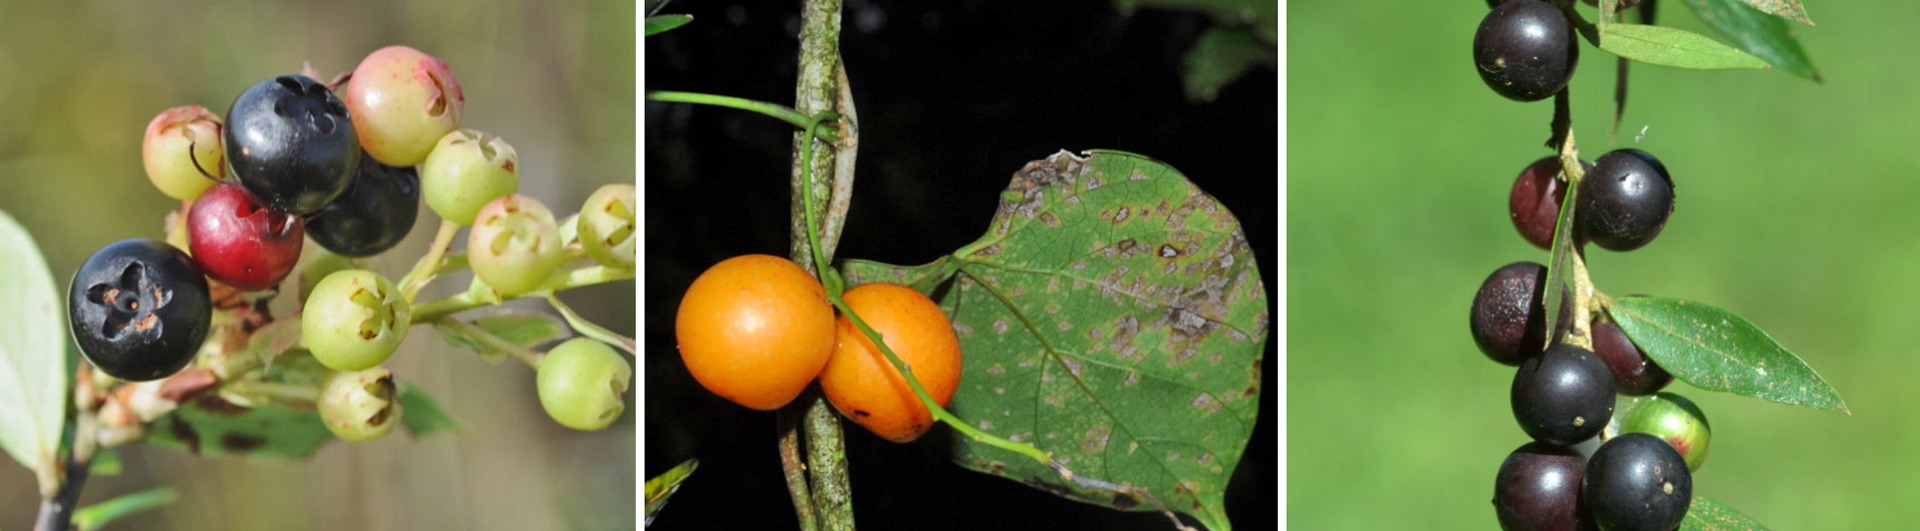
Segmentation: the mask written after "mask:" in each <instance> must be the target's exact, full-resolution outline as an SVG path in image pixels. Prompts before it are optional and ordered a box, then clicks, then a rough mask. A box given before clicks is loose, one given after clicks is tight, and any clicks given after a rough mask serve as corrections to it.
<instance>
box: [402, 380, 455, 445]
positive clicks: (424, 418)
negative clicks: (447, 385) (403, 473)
mask: <svg viewBox="0 0 1920 531" xmlns="http://www.w3.org/2000/svg"><path fill="white" fill-rule="evenodd" d="M400 410H401V411H402V413H401V414H400V426H402V427H405V428H406V429H407V433H408V434H411V435H413V436H414V437H420V436H424V435H428V434H432V433H434V432H438V431H445V430H454V431H459V430H463V429H466V426H465V425H462V424H461V423H460V421H459V420H457V419H454V418H453V415H452V414H450V413H447V410H445V409H442V408H441V407H440V403H439V402H437V401H435V400H434V399H433V397H432V396H430V395H428V394H427V392H426V391H421V390H420V388H419V387H415V386H413V384H408V383H401V384H400Z"/></svg>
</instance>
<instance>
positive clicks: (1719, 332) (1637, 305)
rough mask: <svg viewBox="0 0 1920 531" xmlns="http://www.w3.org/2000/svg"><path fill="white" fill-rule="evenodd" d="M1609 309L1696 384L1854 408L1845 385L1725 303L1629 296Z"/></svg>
mask: <svg viewBox="0 0 1920 531" xmlns="http://www.w3.org/2000/svg"><path fill="white" fill-rule="evenodd" d="M1607 314H1608V315H1610V316H1612V317H1613V320H1614V322H1616V323H1619V324H1620V330H1621V331H1624V332H1626V333H1627V337H1628V338H1630V339H1632V340H1633V342H1634V344H1635V345H1639V347H1640V350H1641V351H1643V352H1646V354H1647V357H1648V358H1652V359H1653V362H1654V364H1656V365H1659V366H1660V368H1662V369H1666V370H1667V372H1669V373H1672V374H1673V376H1674V377H1675V378H1679V379H1681V380H1684V381H1686V382H1687V383H1690V384H1693V386H1694V387H1699V388H1701V389H1706V390H1709V391H1727V392H1730V393H1733V394H1736V395H1741V396H1751V397H1756V398H1762V399H1766V400H1771V401H1774V402H1779V403H1782V404H1792V405H1796V406H1806V407H1811V408H1817V409H1835V410H1839V411H1841V412H1843V413H1845V412H1847V403H1846V401H1845V400H1842V399H1841V398H1840V393H1838V392H1836V391H1834V390H1833V387H1832V386H1830V385H1827V381H1826V380H1823V379H1821V378H1820V374H1819V373H1816V372H1814V371H1813V368H1812V367H1808V366H1807V363H1806V362H1805V361H1802V360H1801V359H1800V357H1799V356H1795V355H1794V354H1793V353H1792V352H1788V351H1787V349H1786V348H1785V347H1782V346H1780V344H1779V343H1777V342H1775V341H1774V340H1773V337H1771V336H1768V335H1767V333H1766V332H1763V331H1761V330H1760V328H1759V327H1756V326H1754V325H1753V323H1749V322H1747V320H1746V319H1742V318H1740V316H1737V315H1734V314H1732V313H1729V312H1727V311H1726V310H1722V309H1719V308H1715V307H1712V306H1708V305H1705V304H1700V303H1697V302H1691V301H1684V300H1679V299H1665V298H1656V297H1622V298H1619V299H1615V300H1613V301H1612V303H1611V304H1610V305H1608V307H1607ZM1849 414H1851V413H1849Z"/></svg>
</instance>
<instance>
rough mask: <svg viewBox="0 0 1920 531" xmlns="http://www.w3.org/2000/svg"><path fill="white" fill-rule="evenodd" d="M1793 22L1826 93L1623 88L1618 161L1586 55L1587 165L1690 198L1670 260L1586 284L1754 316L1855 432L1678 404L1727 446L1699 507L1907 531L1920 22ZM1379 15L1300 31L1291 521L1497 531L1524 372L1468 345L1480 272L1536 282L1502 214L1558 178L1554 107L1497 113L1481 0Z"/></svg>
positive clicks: (1653, 253) (1593, 263) (1777, 75)
mask: <svg viewBox="0 0 1920 531" xmlns="http://www.w3.org/2000/svg"><path fill="white" fill-rule="evenodd" d="M1805 5H1806V8H1807V11H1808V13H1809V15H1810V16H1811V17H1812V19H1813V20H1814V21H1815V22H1816V23H1817V24H1819V25H1818V26H1817V27H1811V28H1808V27H1799V28H1797V33H1798V35H1799V36H1800V38H1801V42H1802V43H1803V44H1804V45H1805V47H1806V48H1807V50H1808V52H1809V53H1810V54H1811V56H1812V58H1813V63H1814V65H1815V66H1816V67H1817V68H1819V70H1820V72H1821V74H1822V75H1823V76H1824V78H1825V83H1824V84H1815V83H1813V82H1810V81H1806V80H1803V79H1800V78H1796V77H1793V76H1790V75H1787V74H1785V73H1781V72H1772V71H1737V72H1700V71H1690V70H1677V69H1670V68H1662V67H1654V66H1648V65H1635V66H1634V68H1633V71H1632V74H1631V80H1632V87H1631V95H1630V101H1629V104H1628V107H1627V112H1626V116H1625V118H1624V120H1623V122H1622V124H1621V134H1620V137H1619V139H1618V141H1615V142H1609V141H1608V135H1607V127H1608V119H1609V118H1608V117H1609V114H1610V113H1611V112H1612V103H1611V99H1612V98H1611V95H1612V90H1613V88H1612V87H1613V82H1614V57H1613V56H1612V55H1609V54H1606V53H1605V52H1601V51H1600V50H1598V49H1595V48H1593V47H1591V46H1590V45H1587V44H1584V41H1583V44H1582V45H1581V47H1582V48H1583V50H1582V51H1581V58H1580V65H1579V70H1578V71H1577V73H1576V75H1575V79H1574V82H1573V85H1572V103H1573V112H1574V115H1573V118H1574V129H1575V134H1576V135H1577V139H1578V140H1579V142H1580V144H1579V145H1580V147H1581V154H1582V158H1585V159H1589V160H1590V159H1592V158H1593V157H1596V156H1598V155H1599V154H1601V153H1604V152H1606V151H1608V150H1611V149H1615V148H1619V147H1627V146H1635V147H1639V148H1641V149H1645V150H1647V151H1649V152H1652V153H1654V154H1655V155H1657V156H1658V157H1660V158H1661V160H1662V161H1664V162H1665V163H1666V165H1667V167H1668V168H1669V169H1670V170H1671V171H1672V174H1673V178H1674V182H1675V187H1676V193H1677V206H1676V211H1675V213H1674V215H1673V217H1672V218H1671V220H1670V221H1669V222H1668V224H1667V226H1666V230H1665V232H1663V233H1662V234H1661V235H1660V237H1659V239H1657V240H1655V241H1654V242H1653V243H1652V244H1651V245H1649V246H1647V247H1645V248H1642V249H1640V250H1637V251H1634V252H1631V253H1613V252H1608V251H1605V250H1598V249H1595V250H1591V251H1590V252H1589V256H1588V258H1589V266H1590V268H1591V270H1592V273H1593V278H1594V281H1595V283H1596V284H1597V286H1598V288H1599V289H1600V290H1601V291H1603V292H1606V293H1609V294H1613V295H1625V294H1629V293H1647V294H1654V295H1662V296H1673V297H1681V298H1686V299H1692V300H1698V301H1701V302H1705V303H1708V304H1712V305H1715V306H1719V307H1721V308H1725V309H1728V310H1730V311H1732V312H1734V313H1736V314H1739V315H1741V316H1744V317H1746V318H1747V319H1749V320H1751V321H1752V322H1754V323H1755V324H1757V325H1759V326H1760V327H1761V328H1762V329H1764V330H1766V331H1768V332H1769V333H1771V334H1772V335H1773V337H1774V338H1775V339H1776V340H1778V341H1779V342H1780V343H1781V344H1782V345H1785V346H1786V347H1787V348H1788V349H1790V350H1792V351H1793V352H1795V353H1797V354H1799V355H1800V356H1801V357H1802V358H1804V359H1805V360H1806V361H1807V362H1808V363H1809V364H1811V365H1812V366H1813V367H1814V368H1815V369H1816V370H1818V371H1819V372H1820V374H1821V375H1822V376H1823V377H1825V378H1826V379H1827V381H1828V382H1829V383H1831V384H1832V385H1833V386H1834V387H1835V388H1836V389H1838V390H1839V391H1840V393H1841V394H1842V396H1844V397H1845V398H1846V400H1847V404H1848V405H1849V406H1850V407H1851V409H1852V411H1853V415H1852V416H1851V417H1849V416H1847V415H1844V414H1840V413H1836V412H1826V411H1816V410H1811V409H1803V408H1797V407H1792V406H1784V405H1778V404H1774V403H1771V402H1764V401H1760V400H1756V399H1751V398H1744V397H1738V396H1733V395H1729V394H1725V393H1712V392H1706V391H1701V390H1699V389H1696V388H1693V387H1691V386H1688V385H1685V384H1683V383H1676V384H1674V385H1673V386H1672V387H1671V388H1670V389H1669V390H1671V391H1676V392H1679V393H1681V394H1683V395H1685V396H1687V397H1689V398H1692V399H1693V400H1694V401H1695V402H1697V403H1698V404H1699V405H1700V407H1701V408H1703V409H1704V410H1705V411H1706V413H1707V416H1708V418H1709V420H1710V422H1711V423H1712V425H1713V428H1714V436H1713V442H1712V446H1711V449H1710V450H1709V455H1708V458H1707V461H1706V463H1705V465H1704V467H1703V468H1702V469H1701V470H1700V471H1699V473H1697V474H1696V475H1695V476H1694V492H1695V493H1696V494H1700V495H1704V496H1707V497H1710V498H1713V499H1715V500H1717V501H1720V502H1722V503H1723V504H1726V505H1728V506H1731V507H1733V508H1736V509H1738V510H1740V511H1742V512H1745V513H1746V514H1748V515H1750V516H1752V517H1754V518H1755V519H1758V520H1759V521H1760V522H1763V523H1765V524H1767V525H1769V526H1771V527H1773V528H1775V529H1894V528H1904V527H1906V526H1907V525H1911V524H1910V522H1911V517H1912V516H1913V514H1912V513H1913V510H1914V507H1915V506H1916V504H1915V502H1916V501H1920V499H1916V498H1920V488H1916V487H1920V483H1917V482H1916V480H1915V479H1914V474H1913V471H1915V470H1920V454H1916V453H1915V452H1913V451H1912V448H1913V447H1914V446H1915V443H1916V442H1920V441H1916V438H1917V437H1920V408H1917V407H1915V406H1916V400H1917V398H1916V395H1915V393H1914V391H1913V384H1912V381H1913V375H1914V374H1915V373H1916V372H1917V371H1920V356H1916V349H1915V348H1914V340H1913V335H1912V331H1913V330H1915V328H1916V326H1915V324H1914V322H1915V309H1914V308H1915V306H1914V301H1915V300H1920V265H1917V264H1920V237H1916V236H1915V235H1916V233H1920V215H1916V213H1915V209H1914V205H1915V200H1916V199H1917V198H1920V149H1916V147H1915V140H1916V138H1920V136H1916V134H1915V132H1914V131H1913V128H1914V125H1915V121H1914V120H1915V118H1916V117H1920V70H1916V68H1915V67H1916V66H1920V63H1916V60H1915V59H1914V58H1913V57H1912V54H1911V53H1910V52H1911V51H1912V50H1913V49H1914V45H1913V39H1912V37H1911V35H1910V33H1911V31H1909V29H1910V26H1911V22H1913V21H1915V20H1920V4H1915V3H1912V2H1841V1H1833V0H1825V1H1822V0H1811V1H1807V2H1805ZM1388 7H1389V8H1387V9H1382V5H1379V4H1372V3H1365V2H1329V1H1299V2H1291V3H1289V5H1288V6H1287V9H1288V12H1287V14H1288V17H1289V18H1288V20H1289V22H1290V24H1289V25H1288V30H1289V34H1288V35H1287V44H1288V48H1289V49H1290V50H1291V53H1289V54H1288V56H1287V73H1288V80H1289V84H1288V93H1287V100H1288V106H1287V108H1288V112H1289V114H1288V116H1287V148H1288V149H1287V155H1288V156H1287V170H1288V171H1287V192H1288V197H1289V202H1288V206H1289V207H1290V212H1289V215H1288V218H1287V223H1288V224H1287V238H1288V239H1287V245H1288V254H1287V256H1288V259H1287V287H1288V290H1289V296H1288V300H1287V302H1288V305H1287V315H1288V326H1287V328H1286V330H1288V331H1289V332H1290V333H1289V334H1288V335H1287V336H1286V341H1287V350H1286V360H1287V369H1288V378H1287V386H1288V387H1287V399H1288V402H1287V406H1288V426H1287V428H1288V431H1287V433H1288V440H1287V443H1288V445H1287V457H1288V460H1287V462H1288V469H1287V482H1288V490H1287V500H1286V501H1287V507H1288V520H1289V522H1290V523H1291V524H1293V526H1294V527H1295V528H1297V529H1491V528H1495V527H1497V524H1496V523H1495V521H1494V515H1493V510H1492V507H1491V505H1490V503H1489V500H1491V498H1492V492H1493V478H1494V473H1495V470H1497V469H1498V467H1499V465H1500V462H1501V460H1502V459H1504V458H1505V456H1506V454H1507V453H1508V452H1510V451H1512V450H1513V449H1514V448H1516V447H1518V446H1520V445H1521V444H1522V443H1523V442H1526V441H1527V436H1526V435H1525V434H1524V433H1523V432H1521V431H1520V429H1519V427H1518V426H1517V425H1515V423H1514V421H1513V418H1512V414H1511V412H1510V409H1509V406H1508V402H1507V392H1508V391H1507V388H1508V385H1509V382H1510V380H1511V378H1512V374H1513V372H1512V371H1513V370H1512V369H1510V368H1506V367H1503V366H1500V365H1496V364H1494V363H1493V362H1491V361H1488V360H1487V359H1486V358H1485V357H1484V356H1482V355H1481V354H1480V353H1479V351H1478V350H1477V349H1476V348H1475V347H1474V345H1473V340H1472V339H1471V338H1470V337H1469V336H1468V333H1467V308H1468V306H1469V305H1470V303H1471V302H1472V300H1473V295H1474V291H1475V290H1476V289H1477V288H1478V286H1479V283H1480V282H1481V280H1483V279H1484V278H1486V276H1487V275H1488V274H1490V273H1492V272H1493V270H1494V269H1496V268H1498V267H1500V266H1501V265H1504V264H1507V263H1509V262H1513V261H1517V260H1532V261H1537V262H1545V261H1546V252H1544V251H1540V250H1537V249H1535V248H1533V247H1532V246H1530V245H1528V244H1527V243H1526V242H1525V241H1523V240H1521V238H1520V237H1519V235H1518V234H1517V233H1516V232H1515V230H1514V229H1513V226H1512V224H1511V222H1509V220H1508V219H1507V214H1506V198H1507V190H1508V187H1509V186H1510V185H1511V184H1512V182H1513V179H1514V177H1515V175H1517V174H1518V173H1519V171H1520V169H1521V168H1522V167H1524V166H1526V165H1527V164H1528V163H1529V162H1531V161H1533V160H1535V159H1537V158H1539V157H1542V156H1545V155H1547V154H1549V151H1548V150H1547V149H1546V148H1544V147H1542V142H1543V141H1544V140H1545V139H1546V137H1547V133H1548V129H1547V123H1548V120H1549V119H1550V118H1551V117H1552V114H1553V106H1552V103H1550V102H1540V103H1531V104H1522V103H1516V102H1512V101H1508V100H1506V99H1504V98H1501V97H1499V96H1497V95H1495V94H1494V93H1493V92H1492V91H1491V90H1489V89H1488V88H1487V87H1486V86H1485V84H1483V83H1482V82H1481V81H1480V79H1479V77H1478V76H1477V75H1475V74H1474V71H1473V67H1472V65H1471V60H1470V59H1469V55H1470V53H1469V52H1470V49H1471V42H1472V39H1473V32H1474V29H1475V27H1476V26H1477V25H1478V24H1479V20H1480V18H1481V17H1482V16H1483V15H1484V14H1485V13H1486V12H1487V8H1486V5H1485V3H1484V2H1482V1H1480V0H1447V1H1433V2H1396V3H1393V4H1392V5H1391V6H1388ZM1660 8H1661V9H1660V17H1661V19H1660V23H1661V24H1662V25H1672V26H1676V27H1680V28H1684V29H1688V30H1692V31H1696V32H1702V33H1705V32H1709V31H1710V30H1708V29H1707V28H1705V27H1704V26H1703V25H1702V24H1700V22H1699V21H1698V20H1697V19H1695V18H1694V17H1693V14H1692V12H1690V11H1688V10H1687V9H1685V8H1684V6H1683V5H1681V4H1680V3H1678V2H1673V1H1671V0H1668V1H1663V2H1661V5H1660ZM1580 9H1581V10H1582V11H1583V13H1586V14H1587V16H1588V17H1589V18H1591V17H1592V16H1593V13H1594V11H1593V10H1592V9H1591V8H1587V7H1585V6H1584V5H1583V6H1582V7H1581V8H1580ZM1643 128H1644V129H1645V131H1646V135H1645V138H1644V140H1643V141H1641V142H1639V143H1637V144H1636V143H1635V142H1634V136H1635V135H1636V134H1637V133H1638V132H1640V131H1641V130H1642V129H1643ZM1383 507H1384V508H1383Z"/></svg>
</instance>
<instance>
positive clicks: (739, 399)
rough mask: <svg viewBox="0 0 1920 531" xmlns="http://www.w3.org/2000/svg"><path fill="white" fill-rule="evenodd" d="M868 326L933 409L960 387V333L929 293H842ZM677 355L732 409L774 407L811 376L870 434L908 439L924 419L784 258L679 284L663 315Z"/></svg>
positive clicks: (877, 286) (929, 417)
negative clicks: (677, 297) (673, 307)
mask: <svg viewBox="0 0 1920 531" xmlns="http://www.w3.org/2000/svg"><path fill="white" fill-rule="evenodd" d="M842 299H843V300H845V301H846V303H847V307H848V308H851V309H852V310H853V312H854V313H857V314H859V315H860V318H861V319H862V320H865V321H866V323H867V325H868V326H871V327H873V329H874V331H875V332H879V333H880V336H881V337H882V339H883V340H884V341H885V342H886V344H887V346H888V347H889V348H891V349H892V350H893V352H894V354H895V355H897V356H899V357H900V361H902V362H905V363H906V364H907V367H908V368H910V369H912V371H913V374H914V377H915V378H916V379H918V380H919V381H920V385H921V386H922V387H924V388H925V389H926V391H927V395H928V396H929V397H932V398H933V400H934V402H937V403H939V404H940V405H941V406H942V407H945V406H946V405H947V402H948V400H950V399H952V398H953V392H954V388H955V387H957V386H959V384H960V339H959V337H958V336H956V335H955V334H954V332H953V324H952V322H951V321H949V320H948V319H947V315H946V314H945V313H944V312H941V311H940V306H939V305H938V304H935V303H934V302H933V299H929V298H927V296H926V295H923V294H921V293H920V292H918V291H914V290H913V288H909V287H906V286H902V285H899V284H889V283H880V282H876V283H871V284H863V285H860V286H857V287H854V288H853V289H849V290H847V291H846V293H845V294H843V295H842ZM674 334H675V336H676V337H677V339H678V340H679V342H680V359H681V361H682V362H684V363H686V365H687V371H688V372H691V373H693V378H694V379H695V380H698V381H699V382H700V385H702V386H705V387H706V388H707V390H709V391H712V392H713V393H714V394H717V395H720V396H721V397H724V398H726V399H728V400H732V401H734V402H735V403H738V404H740V405H743V406H747V407H750V408H753V409H758V410H762V411H766V410H773V409H778V408H779V407H780V406H784V405H786V404H787V402H790V401H792V400H793V398H794V397H795V396H799V394H800V392H801V391H803V390H805V389H806V387H807V384H808V383H809V382H812V381H813V380H814V378H815V377H818V378H819V379H820V391H821V393H823V394H825V395H826V396H827V401H829V402H832V403H833V406H834V408H835V409H839V410H840V414H842V415H845V416H846V417H847V418H849V419H852V420H853V421H854V422H855V423H857V424H859V425H861V426H862V427H865V428H867V430H868V431H872V432H873V433H874V434H876V435H879V436H881V437H884V438H886V439H888V440H891V441H894V442H902V443H904V442H909V441H912V440H914V439H917V438H919V437H920V435H921V434H924V433H926V432H927V430H928V429H930V428H932V427H933V414H932V412H930V411H928V410H927V408H926V406H924V405H922V404H921V403H920V400H919V398H917V397H916V396H914V393H913V389H912V388H911V387H909V386H908V384H907V381H906V378H905V377H904V376H902V375H901V374H900V373H899V371H895V370H894V368H893V365H892V364H891V363H888V362H887V358H886V355H885V354H883V353H881V351H880V349H879V347H877V346H875V345H874V344H873V342H872V341H871V340H869V339H867V337H866V335H865V334H862V333H860V330H859V329H858V328H856V327H855V326H854V324H853V321H852V320H850V319H848V318H847V316H845V315H842V316H839V317H838V318H837V322H836V318H835V316H834V312H833V306H832V305H831V304H830V303H829V302H827V290H826V288H824V287H822V286H821V285H820V281H818V280H815V279H814V278H813V276H812V275H809V274H807V272H806V270H804V269H801V268H800V266H799V265H796V264H794V263H793V262H792V261H789V260H787V259H785V258H780V257H777V256H769V255H763V254H756V255H746V256H737V257H733V258H729V259H727V260H725V261H722V262H720V263H719V264H715V265H714V266H713V267H712V268H710V269H707V271H706V272H705V273H701V274H700V277H699V278H697V279H695V280H694V281H693V286H691V287H688V288H687V294H686V296H685V298H683V299H681V301H680V311H679V314H678V316H677V317H676V318H675V320H674Z"/></svg>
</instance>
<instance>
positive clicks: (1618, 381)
mask: <svg viewBox="0 0 1920 531" xmlns="http://www.w3.org/2000/svg"><path fill="white" fill-rule="evenodd" d="M1593 353H1594V354H1595V355H1598V356H1600V361H1603V362H1606V363H1607V370H1608V371H1610V372H1612V373H1613V385H1614V387H1615V388H1616V390H1618V391H1619V392H1620V394H1623V395H1627V396H1644V395H1650V394H1653V393H1655V392H1657V391H1659V390H1660V389H1661V388H1663V387H1666V386H1667V383H1669V382H1672V381H1673V375H1672V374H1667V371H1666V369H1661V368H1660V366H1659V365H1654V364H1653V360H1651V359H1648V358H1647V354H1646V353H1645V352H1642V351H1641V350H1640V347H1639V346H1637V345H1634V344H1633V341H1632V340H1629V339H1627V334H1626V332H1623V331H1621V330H1620V325H1618V324H1615V323H1614V322H1613V321H1611V320H1605V319H1598V320H1595V321H1594V322H1593Z"/></svg>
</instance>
